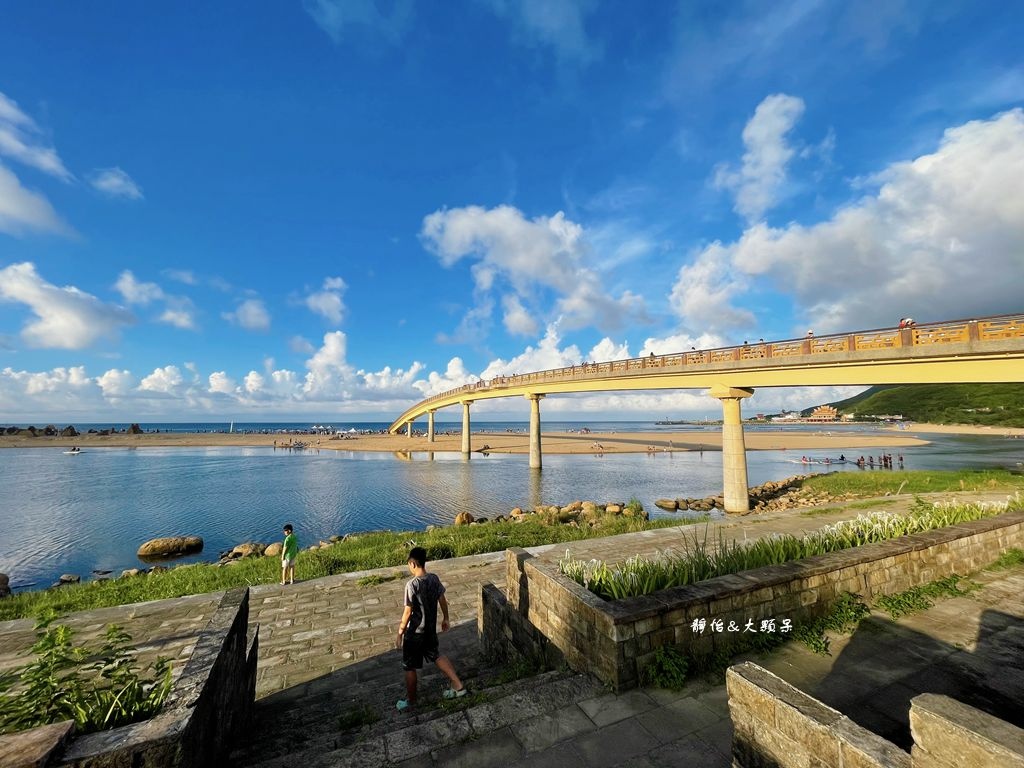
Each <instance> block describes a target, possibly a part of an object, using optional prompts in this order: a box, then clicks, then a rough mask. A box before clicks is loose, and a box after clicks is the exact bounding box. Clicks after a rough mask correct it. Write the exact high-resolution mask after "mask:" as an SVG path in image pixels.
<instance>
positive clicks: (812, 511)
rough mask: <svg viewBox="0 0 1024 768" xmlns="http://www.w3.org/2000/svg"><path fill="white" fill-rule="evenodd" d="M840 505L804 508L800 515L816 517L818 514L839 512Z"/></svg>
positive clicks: (840, 509)
mask: <svg viewBox="0 0 1024 768" xmlns="http://www.w3.org/2000/svg"><path fill="white" fill-rule="evenodd" d="M841 511H842V508H841V507H825V508H824V509H805V510H804V511H803V512H801V513H800V517H818V516H820V515H831V514H832V513H833V512H841Z"/></svg>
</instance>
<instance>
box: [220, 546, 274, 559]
mask: <svg viewBox="0 0 1024 768" xmlns="http://www.w3.org/2000/svg"><path fill="white" fill-rule="evenodd" d="M266 549H267V545H266V544H260V543H259V542H258V541H247V542H245V543H244V544H239V545H238V546H237V547H235V548H234V549H232V550H231V552H229V553H228V557H229V558H231V559H232V560H234V559H235V558H239V557H259V556H260V555H262V554H263V553H264V552H265V551H266Z"/></svg>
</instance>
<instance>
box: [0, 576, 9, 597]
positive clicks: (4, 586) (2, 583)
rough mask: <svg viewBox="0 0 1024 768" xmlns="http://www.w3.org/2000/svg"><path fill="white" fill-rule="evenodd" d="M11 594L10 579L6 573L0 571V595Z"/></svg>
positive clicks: (6, 595) (7, 595)
mask: <svg viewBox="0 0 1024 768" xmlns="http://www.w3.org/2000/svg"><path fill="white" fill-rule="evenodd" d="M10 596H11V580H10V577H8V575H7V574H6V573H0V597H10Z"/></svg>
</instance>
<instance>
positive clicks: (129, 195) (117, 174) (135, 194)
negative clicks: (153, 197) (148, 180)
mask: <svg viewBox="0 0 1024 768" xmlns="http://www.w3.org/2000/svg"><path fill="white" fill-rule="evenodd" d="M89 183H90V184H92V186H93V188H94V189H97V190H99V191H100V192H102V193H103V194H105V195H107V196H109V197H123V198H126V199H128V200H141V199H142V190H141V189H140V188H139V185H138V184H136V183H135V181H134V180H133V179H132V177H131V176H129V175H128V174H127V173H125V172H124V171H123V170H121V169H120V168H118V167H116V166H115V167H114V168H97V169H96V170H95V171H93V173H92V175H91V176H90V177H89Z"/></svg>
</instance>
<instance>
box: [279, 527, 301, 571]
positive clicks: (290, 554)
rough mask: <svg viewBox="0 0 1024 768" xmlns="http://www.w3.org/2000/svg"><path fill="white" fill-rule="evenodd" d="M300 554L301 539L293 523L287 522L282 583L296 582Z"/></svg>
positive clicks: (282, 554)
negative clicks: (296, 535) (296, 564)
mask: <svg viewBox="0 0 1024 768" xmlns="http://www.w3.org/2000/svg"><path fill="white" fill-rule="evenodd" d="M298 555H299V540H298V539H297V538H296V537H295V533H294V529H293V528H292V524H291V523H285V526H284V543H283V544H282V545H281V584H282V585H283V584H284V583H285V582H287V583H289V584H294V583H295V558H296V557H298Z"/></svg>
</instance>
